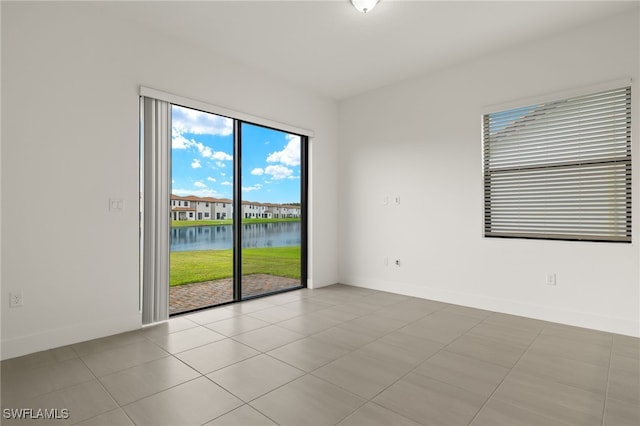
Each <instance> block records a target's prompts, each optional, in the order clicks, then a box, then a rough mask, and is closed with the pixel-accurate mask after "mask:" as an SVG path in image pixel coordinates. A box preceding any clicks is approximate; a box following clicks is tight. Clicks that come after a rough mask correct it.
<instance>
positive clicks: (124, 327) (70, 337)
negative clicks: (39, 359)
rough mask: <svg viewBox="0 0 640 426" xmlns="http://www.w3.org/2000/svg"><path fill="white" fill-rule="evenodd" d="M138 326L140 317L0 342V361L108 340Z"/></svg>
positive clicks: (52, 330) (45, 332)
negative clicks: (61, 347) (101, 338)
mask: <svg viewBox="0 0 640 426" xmlns="http://www.w3.org/2000/svg"><path fill="white" fill-rule="evenodd" d="M141 326H142V315H141V314H140V313H138V314H135V315H130V316H127V317H115V318H108V319H105V320H103V321H99V322H79V323H78V324H74V325H70V326H67V327H60V328H55V329H49V330H44V331H41V332H38V333H33V334H29V335H26V336H18V337H13V338H6V339H5V338H3V339H2V346H1V348H2V359H3V360H5V359H9V358H15V357H18V356H22V355H26V354H30V353H34V352H40V351H44V350H47V349H53V348H57V347H60V346H66V345H71V344H74V343H78V342H84V341H86V340H91V339H97V338H99V337H105V336H110V335H113V334H118V333H122V332H125V331H131V330H137V329H139V328H141Z"/></svg>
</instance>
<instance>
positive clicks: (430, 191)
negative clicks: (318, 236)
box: [339, 14, 640, 336]
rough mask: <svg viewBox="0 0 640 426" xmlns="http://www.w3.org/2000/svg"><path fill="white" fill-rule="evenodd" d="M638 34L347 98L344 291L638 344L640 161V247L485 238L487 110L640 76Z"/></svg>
mask: <svg viewBox="0 0 640 426" xmlns="http://www.w3.org/2000/svg"><path fill="white" fill-rule="evenodd" d="M638 38H639V30H638V14H635V15H634V14H630V15H626V16H619V17H616V18H615V19H610V20H607V21H603V22H600V23H597V24H593V25H590V26H588V27H582V28H579V29H574V30H571V31H567V32H565V33H563V34H559V35H556V36H554V37H551V38H547V39H542V40H539V41H537V42H534V43H530V44H527V45H524V46H521V47H520V48H518V49H513V50H508V51H503V52H501V53H500V54H496V55H493V56H490V57H484V58H482V59H481V60H477V61H474V62H469V63H466V64H461V65H459V66H455V67H452V68H449V69H446V70H441V71H439V72H434V73H431V74H429V75H425V76H422V77H421V78H417V79H414V80H411V81H406V82H403V83H401V84H396V85H393V86H390V87H387V88H383V89H380V90H377V91H374V92H370V93H367V94H365V95H362V96H360V97H356V98H353V99H349V100H347V101H344V102H342V103H341V104H340V133H339V134H340V151H339V154H340V175H339V182H340V188H341V191H340V205H341V207H342V208H341V212H340V213H341V217H340V237H339V240H340V245H339V247H340V253H339V254H340V257H339V259H340V282H343V283H346V284H352V285H357V286H363V287H370V288H375V289H381V290H386V291H391V292H398V293H403V294H409V295H415V296H422V297H426V298H432V299H436V300H442V301H446V302H451V303H456V304H462V305H468V306H475V307H480V308H485V309H491V310H497V311H501V312H507V313H513V314H517V315H524V316H530V317H534V318H541V319H546V320H550V321H557V322H562V323H568V324H573V325H579V326H584V327H590V328H595V329H601V330H608V331H614V332H619V333H624V334H630V335H635V336H638V335H639V332H640V330H639V327H640V311H639V308H638V306H639V297H640V294H639V286H640V285H639V283H640V273H639V263H640V262H639V260H640V251H639V248H638V247H639V246H638V241H640V215H639V214H638V212H639V210H640V208H639V207H640V203H639V202H638V201H639V199H640V191H638V188H639V187H640V185H638V182H640V173H639V170H640V161H637V160H634V162H633V168H634V169H633V179H634V193H633V196H634V200H633V203H634V204H633V223H634V230H633V232H634V243H633V244H606V243H580V242H553V241H527V240H504V239H484V238H483V237H482V196H483V194H482V163H481V135H480V129H481V114H482V111H483V109H484V108H485V107H487V106H491V105H495V104H500V103H504V102H510V101H517V100H524V102H525V104H526V101H527V99H531V98H533V97H538V96H543V95H548V94H553V93H558V92H562V91H565V90H572V89H579V88H582V87H588V86H592V85H597V84H600V83H606V82H608V81H611V80H616V79H620V78H628V77H633V78H634V80H635V81H639V80H638V77H639V75H638V63H639V58H638V52H639V47H640V46H639V45H638ZM633 97H634V104H633V108H634V115H633V117H634V120H635V121H634V124H633V129H632V131H633V138H634V139H633V155H635V156H636V157H638V156H639V155H640V149H639V148H640V146H639V142H638V141H639V138H638V134H639V133H638V130H639V126H638V124H639V122H640V120H638V117H639V116H638V111H640V108H639V102H638V100H640V91H639V90H638V87H637V84H636V85H635V86H634V93H633ZM385 195H386V196H389V197H390V198H391V200H390V204H389V205H387V206H385V205H383V197H384V196H385ZM396 195H399V196H400V205H398V206H396V205H394V204H393V202H392V198H393V196H396ZM384 257H389V260H390V265H389V266H384V263H383V259H384ZM396 258H399V259H400V260H401V266H400V267H395V266H393V265H392V261H393V260H394V259H396ZM547 272H554V273H556V274H557V286H556V287H550V286H547V285H545V274H546V273H547Z"/></svg>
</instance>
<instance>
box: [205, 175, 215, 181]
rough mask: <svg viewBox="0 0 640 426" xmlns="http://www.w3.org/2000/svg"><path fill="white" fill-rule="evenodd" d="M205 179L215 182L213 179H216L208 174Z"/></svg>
mask: <svg viewBox="0 0 640 426" xmlns="http://www.w3.org/2000/svg"><path fill="white" fill-rule="evenodd" d="M207 180H208V181H209V182H215V181H216V178H214V177H211V176H209V177H207Z"/></svg>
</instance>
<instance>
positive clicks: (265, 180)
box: [171, 105, 300, 203]
mask: <svg viewBox="0 0 640 426" xmlns="http://www.w3.org/2000/svg"><path fill="white" fill-rule="evenodd" d="M171 127H172V129H171V130H172V193H173V194H177V195H196V196H199V197H215V198H232V197H233V120H231V119H229V118H226V117H222V116H218V115H214V114H209V113H204V112H200V111H196V110H192V109H189V108H183V107H179V106H175V105H174V106H173V107H172V126H171ZM242 139H243V140H242V143H243V152H242V174H243V175H242V196H243V199H244V200H246V201H258V202H271V203H294V202H300V137H299V136H297V135H290V134H287V133H285V132H281V131H277V130H272V129H267V128H264V127H260V126H255V125H251V124H243V127H242Z"/></svg>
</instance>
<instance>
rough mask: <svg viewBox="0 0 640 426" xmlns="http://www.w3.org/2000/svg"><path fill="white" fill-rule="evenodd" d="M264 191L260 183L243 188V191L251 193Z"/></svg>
mask: <svg viewBox="0 0 640 426" xmlns="http://www.w3.org/2000/svg"><path fill="white" fill-rule="evenodd" d="M260 189H262V185H260V184H259V183H256V184H255V185H253V186H243V187H242V190H243V191H245V192H251V191H258V190H260Z"/></svg>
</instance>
